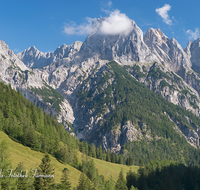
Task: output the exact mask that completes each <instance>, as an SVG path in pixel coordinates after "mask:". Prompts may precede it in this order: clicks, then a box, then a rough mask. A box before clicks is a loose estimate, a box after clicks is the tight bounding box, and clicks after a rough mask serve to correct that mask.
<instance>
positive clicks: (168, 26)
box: [0, 0, 200, 53]
mask: <svg viewBox="0 0 200 190" xmlns="http://www.w3.org/2000/svg"><path fill="white" fill-rule="evenodd" d="M199 8H200V1H198V0H190V1H188V0H182V1H174V0H168V1H163V0H159V1H157V0H143V1H142V0H141V1H138V0H123V1H122V0H113V1H109V0H104V1H101V0H84V1H82V0H70V1H69V0H56V1H53V0H0V39H1V40H3V41H5V42H6V43H7V44H8V45H9V47H10V48H11V49H12V50H14V52H15V53H18V52H20V51H23V50H25V49H27V48H28V47H30V46H32V45H34V46H35V47H36V48H38V49H39V50H40V51H42V52H49V51H54V50H55V49H56V48H57V47H58V46H61V45H62V44H63V43H65V44H67V45H69V44H71V43H73V42H74V41H78V40H79V41H82V42H83V41H84V40H85V38H86V37H87V33H88V32H89V31H90V26H91V22H92V21H93V19H95V18H101V17H105V16H106V17H110V15H112V14H113V13H116V14H119V16H121V15H123V16H125V17H127V18H130V19H132V20H134V21H135V22H136V24H137V25H138V26H139V27H140V28H141V29H142V31H143V33H144V34H145V32H146V31H147V30H148V28H156V29H157V28H160V29H161V31H162V32H163V33H164V34H165V35H166V36H168V37H169V38H172V37H173V38H175V39H176V40H177V41H178V42H179V43H180V44H181V46H182V47H183V48H184V47H185V46H186V45H187V43H188V41H189V40H192V41H193V40H195V39H196V38H197V37H199V36H200V22H199V18H200V11H199Z"/></svg>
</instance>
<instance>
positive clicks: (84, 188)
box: [77, 173, 92, 190]
mask: <svg viewBox="0 0 200 190" xmlns="http://www.w3.org/2000/svg"><path fill="white" fill-rule="evenodd" d="M90 189H92V186H91V183H90V180H89V179H88V177H87V176H86V175H85V174H84V173H81V175H80V178H79V183H78V187H77V190H90Z"/></svg>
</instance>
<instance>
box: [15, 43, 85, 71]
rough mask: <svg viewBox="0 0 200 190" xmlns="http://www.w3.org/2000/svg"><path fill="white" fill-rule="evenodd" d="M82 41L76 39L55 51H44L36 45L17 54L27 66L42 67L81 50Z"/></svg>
mask: <svg viewBox="0 0 200 190" xmlns="http://www.w3.org/2000/svg"><path fill="white" fill-rule="evenodd" d="M81 45H82V42H79V41H76V42H74V43H73V44H71V45H68V46H67V45H66V44H63V45H62V46H61V47H58V48H57V49H56V50H55V51H54V52H49V53H43V52H41V51H39V50H38V49H37V48H36V47H35V46H31V47H29V48H28V49H26V50H25V51H22V52H20V53H18V54H17V56H18V57H19V58H20V59H21V60H22V61H23V62H24V63H25V65H26V66H28V67H32V68H40V67H45V66H47V65H50V64H51V63H53V62H56V61H59V60H61V59H63V58H66V57H70V56H72V55H73V54H75V53H77V52H78V51H79V50H80V47H81Z"/></svg>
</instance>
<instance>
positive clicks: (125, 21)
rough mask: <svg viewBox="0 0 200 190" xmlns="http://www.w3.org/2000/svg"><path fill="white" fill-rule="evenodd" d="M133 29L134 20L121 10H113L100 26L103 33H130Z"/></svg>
mask: <svg viewBox="0 0 200 190" xmlns="http://www.w3.org/2000/svg"><path fill="white" fill-rule="evenodd" d="M132 29H133V25H132V21H131V20H130V19H129V18H128V17H127V16H126V15H125V14H124V13H120V11H119V10H115V11H113V12H112V13H111V14H110V16H109V17H108V18H106V19H105V20H104V21H103V22H102V23H101V26H100V32H101V33H102V34H111V35H116V34H128V33H130V31H131V30H132Z"/></svg>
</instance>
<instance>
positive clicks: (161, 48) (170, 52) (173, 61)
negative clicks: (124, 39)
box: [144, 28, 191, 73]
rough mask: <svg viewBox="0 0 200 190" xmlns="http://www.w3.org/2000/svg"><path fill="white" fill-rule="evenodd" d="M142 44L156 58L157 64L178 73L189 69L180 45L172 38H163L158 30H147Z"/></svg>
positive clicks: (189, 65)
mask: <svg viewBox="0 0 200 190" xmlns="http://www.w3.org/2000/svg"><path fill="white" fill-rule="evenodd" d="M144 42H145V43H146V45H147V46H148V47H149V49H150V50H151V51H152V53H154V54H155V55H156V56H157V57H158V59H159V62H161V63H162V64H163V65H165V66H166V67H168V68H170V69H172V70H173V71H175V72H177V73H178V72H179V71H180V70H182V68H183V67H184V68H191V62H190V59H189V57H188V55H187V54H186V53H185V52H184V51H183V49H182V47H181V45H180V44H179V43H178V42H177V41H176V40H175V39H174V38H171V39H169V38H168V37H167V36H165V35H164V34H163V32H161V30H160V29H153V28H150V29H148V30H147V32H146V34H145V35H144Z"/></svg>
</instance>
